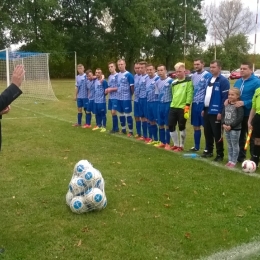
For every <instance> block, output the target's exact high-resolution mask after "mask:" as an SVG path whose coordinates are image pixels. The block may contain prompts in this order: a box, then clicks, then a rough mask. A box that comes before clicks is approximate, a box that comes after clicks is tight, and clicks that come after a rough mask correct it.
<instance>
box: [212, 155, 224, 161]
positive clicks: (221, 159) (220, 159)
mask: <svg viewBox="0 0 260 260" xmlns="http://www.w3.org/2000/svg"><path fill="white" fill-rule="evenodd" d="M213 161H214V162H222V161H223V156H220V155H217V157H216V158H215V159H214V160H213Z"/></svg>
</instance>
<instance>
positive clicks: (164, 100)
mask: <svg viewBox="0 0 260 260" xmlns="http://www.w3.org/2000/svg"><path fill="white" fill-rule="evenodd" d="M157 74H158V76H159V77H160V78H159V79H158V80H157V81H156V83H155V94H158V108H157V123H158V125H159V143H158V144H155V145H154V146H155V147H158V148H165V149H167V150H169V149H170V139H171V137H170V132H169V124H168V116H169V110H170V104H171V101H172V89H171V84H172V82H173V79H172V78H170V77H167V71H166V67H165V66H164V65H163V64H160V65H158V67H157Z"/></svg>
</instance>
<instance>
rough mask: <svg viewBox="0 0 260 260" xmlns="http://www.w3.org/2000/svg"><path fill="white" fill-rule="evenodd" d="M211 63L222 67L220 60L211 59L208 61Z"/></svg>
mask: <svg viewBox="0 0 260 260" xmlns="http://www.w3.org/2000/svg"><path fill="white" fill-rule="evenodd" d="M213 63H217V66H218V67H219V68H221V67H222V65H221V61H220V60H212V61H211V62H210V64H213Z"/></svg>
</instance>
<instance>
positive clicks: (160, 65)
mask: <svg viewBox="0 0 260 260" xmlns="http://www.w3.org/2000/svg"><path fill="white" fill-rule="evenodd" d="M159 67H164V69H165V70H166V66H165V65H163V64H159V65H158V66H157V69H158V68H159Z"/></svg>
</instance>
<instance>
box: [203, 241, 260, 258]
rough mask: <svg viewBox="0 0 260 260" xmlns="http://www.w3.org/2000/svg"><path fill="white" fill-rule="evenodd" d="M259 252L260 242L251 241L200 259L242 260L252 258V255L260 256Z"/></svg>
mask: <svg viewBox="0 0 260 260" xmlns="http://www.w3.org/2000/svg"><path fill="white" fill-rule="evenodd" d="M259 254H260V242H251V243H248V244H242V245H240V246H237V247H233V248H231V249H230V250H226V251H221V252H218V253H216V254H214V255H211V256H209V257H206V258H201V259H200V260H242V259H250V258H251V257H252V256H259Z"/></svg>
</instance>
